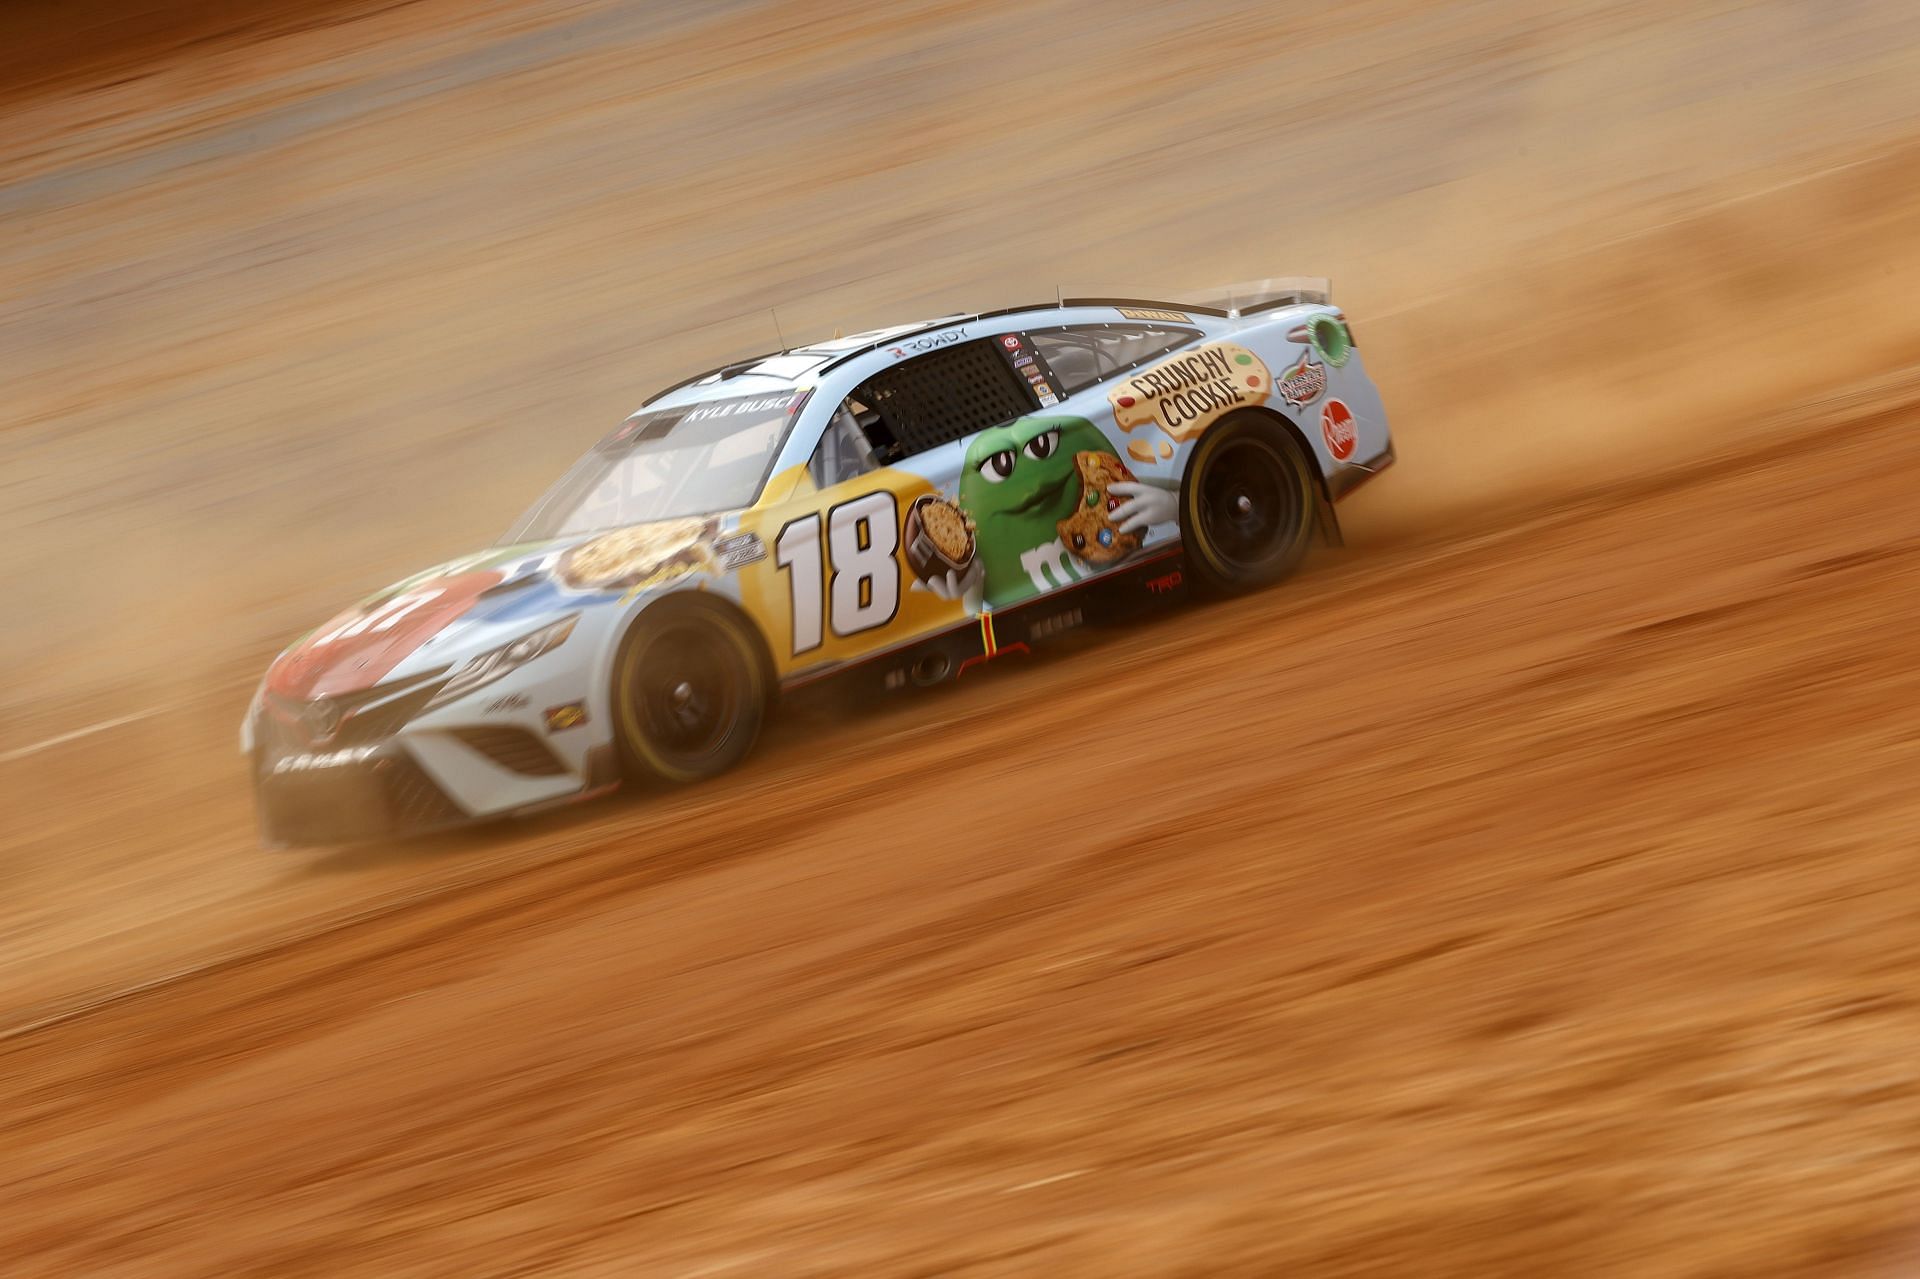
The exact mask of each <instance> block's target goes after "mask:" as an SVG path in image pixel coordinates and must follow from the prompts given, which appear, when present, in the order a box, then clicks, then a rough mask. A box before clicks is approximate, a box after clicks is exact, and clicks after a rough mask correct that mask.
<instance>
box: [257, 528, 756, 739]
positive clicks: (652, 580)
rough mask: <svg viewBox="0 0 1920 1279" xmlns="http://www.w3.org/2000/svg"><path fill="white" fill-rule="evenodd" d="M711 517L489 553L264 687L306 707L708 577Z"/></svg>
mask: <svg viewBox="0 0 1920 1279" xmlns="http://www.w3.org/2000/svg"><path fill="white" fill-rule="evenodd" d="M720 527H721V520H720V519H719V518H717V517H716V518H697V519H683V520H663V521H659V522H657V523H653V524H641V525H632V526H629V527H625V528H618V529H610V530H606V531H603V532H597V533H592V534H582V535H579V536H575V537H567V538H559V539H555V540H553V541H548V542H530V543H523V544H521V545H517V546H505V547H495V548H494V549H492V550H489V551H482V552H480V553H479V554H477V555H468V556H465V557H463V558H461V559H456V560H449V561H448V562H447V563H445V564H439V565H436V566H434V567H433V568H430V569H428V570H426V571H425V572H424V573H416V574H415V575H414V576H412V577H409V578H407V579H405V580H404V581H400V582H396V583H394V584H393V585H392V586H389V587H388V588H386V589H385V590H383V591H377V592H375V593H374V594H373V595H370V596H368V597H367V598H366V599H364V600H362V601H360V602H359V603H358V604H355V605H354V606H353V607H352V608H349V609H347V610H345V611H344V612H342V613H340V614H338V615H337V616H335V617H333V618H330V619H329V620H328V621H327V622H326V623H325V624H324V625H322V626H319V627H317V628H316V629H314V630H313V631H312V632H310V633H309V634H307V635H306V636H305V637H303V638H302V639H300V640H299V641H298V642H297V643H295V644H294V645H293V646H292V647H290V648H288V649H287V650H286V651H285V652H284V653H282V654H280V656H279V657H278V658H276V659H275V660H274V663H273V665H272V666H271V667H269V668H268V670H267V676H266V680H265V689H266V691H268V692H270V693H274V694H276V695H278V696H280V697H283V698H289V699H292V700H295V701H311V700H313V699H315V698H321V697H339V696H342V695H344V694H348V693H358V692H361V691H364V690H366V689H369V688H372V687H373V686H374V685H376V684H379V683H382V682H383V681H385V680H388V679H393V678H398V677H402V676H407V675H417V674H423V673H425V672H426V671H428V670H431V669H437V668H440V667H444V666H447V665H450V664H452V663H453V662H455V661H457V660H460V659H462V658H465V657H468V656H470V655H472V654H473V653H476V652H479V651H481V650H483V649H486V648H489V647H492V646H493V645H496V644H504V643H507V642H509V641H511V640H513V639H515V638H517V637H518V636H519V635H521V634H524V633H525V632H526V631H528V630H531V629H533V628H535V627H537V626H539V625H540V624H541V622H542V620H543V619H545V618H551V617H557V616H560V615H561V614H563V613H565V612H567V611H570V610H575V609H579V608H582V607H590V606H593V605H595V604H609V603H613V602H615V601H622V600H631V599H633V598H634V597H635V596H637V595H640V594H641V593H643V592H647V591H653V590H657V589H661V588H664V587H666V586H668V585H670V584H671V583H673V582H675V581H676V580H678V579H679V578H682V577H685V576H687V575H688V574H696V573H711V572H715V571H716V570H717V561H716V558H715V554H714V549H713V543H714V539H715V538H716V536H717V535H718V533H719V531H720Z"/></svg>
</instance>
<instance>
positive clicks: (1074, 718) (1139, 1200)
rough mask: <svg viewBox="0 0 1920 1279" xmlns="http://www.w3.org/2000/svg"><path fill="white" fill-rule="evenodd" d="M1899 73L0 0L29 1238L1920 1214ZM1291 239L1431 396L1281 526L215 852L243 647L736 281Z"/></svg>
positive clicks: (879, 1232)
mask: <svg viewBox="0 0 1920 1279" xmlns="http://www.w3.org/2000/svg"><path fill="white" fill-rule="evenodd" d="M1917 85H1920V11H1916V9H1915V7H1914V5H1913V4H1912V3H1911V2H1910V0H1836V2H1833V3H1811V2H1809V0H1697V2H1694V3H1671V2H1662V3H1653V2H1650V0H1649V2H1642V0H1614V2H1611V3H1600V2H1598V0H1592V2H1582V0H1551V2H1545V3H1543V2H1541V0H1468V2H1463V3H1449V4H1440V3H1433V2H1432V0H1351V2H1349V3H1345V4H1341V5H1337V6H1333V5H1319V6H1309V5H1295V4H1256V3H1191V4H1181V5H1164V4H1154V3H1144V2H1140V3H1136V2H1135V0H1102V2H1101V3H1099V4H1097V5H1096V4H1092V3H1073V2H1071V0H1023V2H1022V3H1018V4H1014V3H1002V2H1000V0H964V2H959V0H944V2H943V0H924V2H918V3H915V2H908V3H898V4H884V5H867V4H841V3H837V2H835V0H809V2H807V3H781V2H779V0H710V2H703V3H694V2H692V0H677V2H675V0H662V2H659V3H647V4H641V3H613V2H611V0H585V2H563V0H459V2H456V0H410V2H402V3H394V2H391V0H385V2H375V0H335V2H333V3H317V2H316V3H307V4H285V3H275V2H273V0H260V2H259V3H243V2H242V0H221V2H219V3H205V4H189V3H182V4H178V5H173V6H167V7H164V8H162V7H155V6H150V5H147V4H142V3H139V0H68V2H66V3H54V2H53V0H13V2H11V3H8V4H6V5H4V6H0V372H3V373H4V377H0V385H3V386H4V389H5V397H4V402H3V403H0V430H4V432H5V434H4V436H3V437H0V457H3V458H4V470H3V471H0V581H3V582H4V588H3V589H0V599H4V609H5V611H4V614H0V617H4V623H3V624H0V670H4V672H5V676H4V678H0V793H3V794H4V803H0V887H3V888H4V891H3V892H0V999H3V1000H4V1009H5V1018H4V1020H3V1021H0V1036H3V1037H0V1057H4V1058H5V1060H4V1064H3V1065H0V1078H4V1079H6V1080H7V1081H8V1082H7V1084H6V1085H5V1090H6V1091H5V1103H6V1104H5V1107H4V1109H0V1143H4V1145H5V1148H7V1149H8V1150H9V1151H10V1152H11V1153H10V1154H9V1157H8V1158H7V1159H6V1160H5V1161H0V1205H5V1206H7V1208H8V1211H6V1212H5V1213H0V1258H4V1259H5V1260H6V1262H7V1264H6V1265H5V1266H4V1267H0V1268H4V1269H5V1270H6V1271H7V1273H10V1274H15V1273H17V1274H26V1273H46V1274H75V1273H84V1272H91V1271H96V1270H97V1271H103V1272H104V1271H109V1270H117V1272H120V1273H130V1274H159V1273H172V1272H176V1271H177V1272H182V1273H205V1272H209V1271H216V1270H224V1271H231V1272H236V1273H272V1274H277V1275H287V1274H298V1273H309V1272H311V1273H316V1274H322V1273H324V1274H339V1273H343V1272H346V1271H348V1270H354V1269H364V1270H366V1271H367V1272H370V1273H381V1274H397V1273H403V1272H412V1271H415V1270H418V1271H421V1272H444V1273H461V1274H476V1273H491V1272H493V1271H495V1270H496V1269H498V1270H505V1269H507V1268H509V1267H510V1266H512V1265H523V1266H526V1267H529V1268H530V1269H531V1271H532V1272H537V1273H635V1272H638V1271H642V1270H648V1269H660V1270H664V1271H668V1272H677V1273H694V1272H699V1273H714V1274H718V1273H741V1274H771V1273H780V1274H799V1273H813V1272H822V1273H827V1272H844V1273H875V1272H895V1271H900V1272H916V1273H933V1272H938V1273H948V1272H953V1271H957V1270H960V1269H962V1268H964V1267H966V1266H969V1265H972V1266H976V1267H978V1268H980V1269H982V1270H985V1271H1002V1272H1019V1271H1035V1270H1049V1269H1052V1270H1059V1269H1063V1268H1064V1269H1078V1270H1082V1271H1089V1272H1102V1273H1113V1272H1115V1271H1116V1270H1148V1271H1155V1272H1162V1271H1165V1272H1178V1271H1185V1272H1191V1273H1209V1274H1211V1273H1226V1272H1231V1271H1244V1272H1248V1273H1279V1272H1305V1271H1328V1272H1337V1271H1349V1272H1354V1273H1378V1272H1380V1271H1382V1270H1392V1269H1399V1270H1401V1271H1402V1272H1410V1273H1411V1272H1418V1273H1439V1272H1441V1271H1447V1270H1460V1271H1462V1272H1467V1273H1488V1272H1490V1271H1499V1270H1508V1269H1514V1270H1530V1271H1532V1272H1536V1273H1538V1272H1542V1271H1545V1272H1551V1273H1566V1274H1573V1273H1584V1272H1595V1273H1634V1274H1651V1273H1707V1272H1720V1273H1739V1274H1758V1273H1769V1272H1774V1271H1779V1272H1799V1271H1832V1272H1839V1273H1872V1274H1882V1273H1884V1274H1889V1275H1891V1274H1896V1273H1908V1272H1910V1270H1911V1267H1912V1266H1913V1265H1914V1264H1916V1262H1915V1260H1914V1259H1915V1257H1916V1255H1920V1234H1916V1233H1914V1232H1915V1230H1916V1229H1920V1198H1917V1197H1916V1193H1915V1189H1914V1187H1915V1185H1916V1184H1917V1183H1916V1178H1915V1173H1916V1171H1920V1081H1917V1080H1916V1077H1915V1073H1914V1071H1915V1068H1914V1065H1913V1063H1914V1061H1915V1060H1916V1054H1915V1050H1916V1049H1920V1017H1917V1016H1916V1012H1915V1003H1914V999H1913V995H1912V991H1913V989H1914V986H1913V978H1914V975H1915V960H1916V943H1917V939H1920V933H1917V932H1916V931H1915V925H1916V924H1920V889H1917V888H1916V887H1915V884H1916V882H1917V881H1916V877H1915V873H1914V872H1915V871H1916V870H1920V866H1916V862H1917V861H1920V856H1916V852H1917V851H1920V850H1917V848H1916V844H1917V843H1920V841H1917V840H1916V834H1915V832H1916V830H1920V799H1917V798H1916V795H1915V792H1914V789H1913V786H1912V778H1913V777H1915V776H1917V775H1920V767H1917V766H1920V736H1917V735H1916V733H1915V731H1914V729H1913V727H1912V724H1913V720H1912V714H1911V709H1912V707H1913V705H1914V701H1915V694H1916V693H1920V679H1917V678H1916V673H1915V670H1914V665H1913V662H1912V653H1913V651H1914V646H1913V644H1912V642H1911V637H1910V635H1909V633H1908V630H1909V628H1908V622H1907V621H1906V620H1903V619H1911V617H1912V616H1913V614H1914V609H1915V605H1916V601H1920V590H1917V589H1916V585H1915V580H1914V576H1913V569H1914V564H1915V559H1914V556H1915V553H1916V551H1917V550H1920V542H1916V539H1915V532H1914V529H1915V524H1914V509H1915V507H1914V504H1913V500H1912V498H1911V484H1910V482H1909V480H1910V477H1911V476H1912V475H1913V474H1914V473H1915V470H1914V468H1915V464H1916V462H1920V445H1916V444H1915V443H1914V440H1915V431H1914V429H1913V428H1914V426H1915V425H1916V409H1915V402H1916V400H1917V399H1920V370H1917V369H1916V364H1915V361H1916V358H1917V357H1920V309H1916V308H1915V307H1914V306H1913V303H1912V299H1913V297H1914V295H1915V290H1916V286H1920V243H1916V240H1915V237H1914V235H1913V231H1912V228H1913V227H1914V226H1915V225H1916V221H1915V218H1916V215H1920V89H1917V88H1916V86H1917ZM1290 273H1300V274H1324V275H1328V276H1331V277H1332V279H1333V280H1334V285H1335V296H1336V300H1337V301H1339V302H1341V303H1342V304H1343V305H1344V306H1345V307H1346V309H1347V311H1348V313H1349V314H1350V315H1351V316H1353V317H1354V319H1355V322H1356V331H1357V334H1358V337H1359V340H1360V342H1361V343H1362V345H1363V347H1364V348H1365V350H1366V353H1367V358H1368V362H1369V366H1370V368H1371V370H1372V372H1373V373H1374V376H1375V377H1376V378H1377V380H1378V381H1379V382H1380V384H1381V386H1382V389H1383V392H1384V393H1385V395H1386V397H1387V403H1388V406H1389V410H1390V412H1391V413H1392V415H1393V425H1394V428H1395V432H1396V435H1397V439H1398V444H1399V447H1400V456H1401V464H1400V466H1399V467H1398V468H1397V469H1396V470H1395V471H1393V472H1392V473H1391V475H1390V478H1387V479H1383V480H1382V481H1380V482H1379V483H1377V484H1374V485H1372V486H1370V487H1369V488H1368V489H1367V490H1365V492H1364V493H1363V494H1361V495H1360V496H1359V497H1357V498H1356V499H1355V501H1354V502H1353V503H1352V504H1351V505H1350V506H1348V507H1347V508H1345V510H1344V512H1343V515H1344V518H1345V520H1346V523H1347V529H1348V533H1349V538H1350V543H1351V544H1350V546H1349V548H1348V549H1347V550H1346V551H1344V552H1340V553H1330V554H1328V555H1326V556H1324V557H1322V558H1321V559H1320V560H1319V561H1318V562H1316V563H1315V564H1314V565H1313V566H1312V568H1311V570H1310V571H1309V572H1308V574H1307V575H1306V576H1305V577H1304V578H1303V579H1302V580H1301V581H1299V582H1298V583H1296V584H1294V585H1292V586H1291V587H1289V588H1288V589H1284V590H1281V591H1278V592H1274V593H1271V594H1270V595H1266V596H1262V597H1260V598H1259V599H1257V600H1253V601H1247V602H1243V603H1240V604H1237V605H1233V606H1227V607H1219V606H1215V607H1206V608H1199V609H1195V610H1192V611H1190V612H1188V613H1183V614H1179V615H1175V616H1172V617H1168V618H1165V619H1162V620H1160V621H1157V622H1154V623H1150V624H1147V625H1145V626H1142V627H1139V628H1130V629H1129V630H1127V631H1126V632H1124V633H1121V634H1118V635H1107V636H1099V637H1094V638H1092V639H1091V640H1089V641H1086V645H1087V647H1086V648H1085V650H1084V651H1081V652H1077V653H1074V654H1072V656H1071V660H1060V659H1039V660H1036V661H1034V662H1033V663H1031V664H1029V665H1027V666H1026V667H1024V668H1022V669H1019V670H1016V671H1012V672H1008V673H1005V674H999V673H996V674H995V676H994V677H993V678H991V679H988V680H983V681H982V682H981V683H980V685H978V686H963V687H961V688H958V689H956V690H954V691H953V692H952V694H951V695H949V696H946V697H941V698H931V699H924V700H922V701H920V702H919V703H917V704H916V703H907V704H902V705H901V706H898V707H890V708H882V709H879V710H875V711H871V712H867V713H864V714H861V715H856V716H852V717H849V718H847V719H844V720H832V719H827V720H814V721H810V722H807V723H804V724H801V725H798V726H795V725H788V726H786V727H785V728H783V729H782V730H781V731H779V732H776V733H775V734H774V736H773V739H772V740H771V741H770V742H769V743H768V746H767V749H766V751H764V752H763V754H762V756H761V757H760V758H759V759H757V760H756V761H755V762H753V763H751V764H750V765H749V767H748V768H747V769H746V770H745V771H744V772H743V773H742V774H741V775H740V776H738V777H737V778H730V779H727V780H725V781H723V782H721V783H718V784H716V785H714V786H712V787H707V788H702V789H700V790H696V791H694V792H690V793H684V794H678V795H672V796H664V797H641V798H637V799H636V798H623V799H621V800H619V801H616V802H614V803H611V804H606V805H600V806H597V807H595V808H594V809H592V810H589V811H588V812H587V813H585V814H584V815H581V816H574V817H566V818H560V819H555V820H552V821H546V822H542V823H539V824H532V825H529V824H524V823H522V824H518V825H515V826H512V827H509V828H507V829H506V830H505V831H494V832H489V833H486V834H483V835H480V836H475V837H462V838H459V839H451V840H440V841H431V842H427V843H418V844H414V845H409V846H398V847H391V848H378V849H360V850H349V851H345V852H340V853H335V854H318V855H314V856H312V857H301V858H287V857H269V856H267V855H264V854H262V853H260V852H258V851H257V850H256V848H255V847H254V839H253V831H252V824H251V814H250V811H249V807H248V803H249V801H248V795H247V791H246V785H245V779H244V775H243V769H242V767H241V764H240V761H239V760H238V758H237V756H236V754H235V747H234V735H235V729H236V726H237V723H238V720H239V717H240V714H241V711H242V708H243V707H244V704H245V701H246V698H247V695H248V693H249V691H250V689H251V686H252V682H253V680H254V679H255V678H257V676H258V673H259V671H260V669H261V668H262V666H263V664H264V662H265V661H266V659H267V658H268V657H269V656H270V655H271V654H272V653H273V652H274V651H275V650H277V649H278V648H279V647H280V646H281V645H282V644H284V643H285V642H286V641H287V640H289V639H290V638H292V637H293V636H294V635H295V634H297V633H298V632H300V631H301V630H303V629H304V628H305V627H307V626H309V625H311V624H312V623H313V622H314V621H315V620H317V619H319V618H321V617H323V616H325V615H327V614H328V613H330V612H331V611H333V610H334V609H335V608H336V607H337V606H338V605H339V604H340V603H341V602H342V601H343V600H347V599H351V598H355V597H357V596H359V595H361V594H364V593H365V592H367V591H369V590H371V589H373V588H375V587H378V586H379V585H381V584H383V583H386V582H389V581H392V580H394V579H395V578H397V577H399V576H401V575H403V574H405V573H408V572H410V571H412V570H414V569H417V568H420V567H423V566H425V565H427V564H430V563H433V562H436V561H438V560H441V559H444V558H447V557H449V556H451V555H454V554H457V553H460V552H462V551H465V550H468V549H471V548H473V547H475V546H477V545H480V544H484V543H486V542H489V541H491V540H492V539H493V538H494V537H496V536H497V535H498V533H499V532H500V531H501V530H502V529H503V528H504V527H505V526H506V524H507V523H508V522H509V521H510V520H511V518H512V517H513V515H514V514H515V513H516V512H517V511H518V509H519V507H520V506H521V505H522V504H523V503H524V502H525V501H527V500H528V499H529V498H530V497H531V496H532V495H534V494H535V493H537V492H538V491H539V489H540V488H541V487H542V486H543V485H544V484H545V483H546V481H547V480H548V479H549V477H551V476H552V475H554V474H555V473H557V472H558V471H559V469H560V468H562V467H563V466H564V465H565V464H566V463H567V462H568V461H569V460H570V459H571V458H572V457H573V456H575V455H576V454H577V453H579V452H580V451H581V450H582V449H583V448H584V447H585V446H586V445H587V444H589V443H590V442H591V441H592V440H594V439H595V438H597V437H598V436H599V435H600V434H601V433H603V432H604V431H605V430H606V429H607V428H608V427H609V426H610V425H611V424H613V423H615V422H617V421H618V420H619V419H620V417H621V416H622V415H624V414H625V413H627V412H628V411H630V410H631V409H632V408H633V407H634V406H635V405H637V404H638V403H639V402H640V400H641V399H642V398H644V397H645V396H646V395H647V394H649V393H650V392H651V391H652V390H654V389H655V388H657V387H658V386H660V385H663V384H665V383H667V382H670V381H673V380H676V379H677V378H679V377H681V376H684V375H685V374H686V373H689V372H691V371H693V370H695V369H696V368H702V367H709V366H711V365H713V364H715V363H718V362H719V361H721V360H723V359H725V358H727V357H729V356H733V355H737V354H741V353H745V352H748V351H752V350H763V349H766V348H768V347H771V346H773V345H775V344H776V340H775V338H774V331H773V327H772V323H771V321H770V319H769V317H768V315H767V310H768V308H771V307H777V308H778V312H779V324H780V326H781V328H782V330H783V331H784V332H785V334H786V337H787V338H788V339H790V340H793V341H804V340H806V339H809V338H819V337H824V336H826V335H828V334H829V333H831V332H832V331H833V330H835V329H840V330H842V331H848V332H851V331H854V330H856V329H860V328H864V327H869V326H871V325H874V324H878V323H885V322H896V321H900V320H904V319H911V318H917V317H920V316H924V315H931V314H939V313H945V312H951V311H957V310H969V309H975V308H986V307H993V306H1001V305H1009V304H1013V303H1019V302H1028V301H1039V300H1044V299H1048V298H1050V297H1052V296H1053V293H1054V289H1055V287H1056V286H1057V285H1064V286H1067V287H1068V288H1070V289H1086V288H1100V289H1118V288H1125V289H1127V290H1129V291H1138V292H1142V293H1146V294H1149V295H1150V294H1151V293H1152V292H1153V291H1156V290H1172V289H1184V288H1192V287H1198V286H1205V285H1211V284H1217V283H1223V282H1226V281H1231V280H1237V279H1244V278H1249V277H1259V276H1267V275H1274V274H1290ZM1094 671H1097V672H1098V678H1097V679H1094V678H1091V677H1090V672H1094ZM1142 742H1145V743H1151V745H1149V746H1147V747H1145V748H1144V749H1143V748H1142V746H1141V745H1140V743H1142ZM1102 744H1110V746H1111V750H1112V752H1113V756H1114V757H1113V759H1112V760H1110V761H1109V762H1106V763H1101V764H1099V765H1098V766H1097V767H1095V769H1094V772H1093V773H1089V772H1087V771H1086V770H1087V768H1088V767H1089V766H1088V765H1085V764H1082V763H1073V762H1063V761H1074V760H1080V759H1083V758H1085V757H1088V756H1091V757H1093V758H1096V759H1102V758H1105V756H1104V755H1103V753H1102V750H1101V749H1100V747H1101V745H1102ZM1107 770H1112V771H1111V772H1109V771H1107ZM1116 776H1123V777H1124V780H1125V781H1126V791H1127V794H1128V795H1129V798H1128V800H1127V801H1126V803H1125V806H1124V808H1123V809H1121V810H1120V811H1115V810H1114V809H1113V807H1112V804H1113V800H1112V799H1111V798H1110V796H1111V795H1112V793H1113V790H1112V786H1113V782H1112V780H1111V779H1112V778H1113V777H1116ZM1103 796H1105V798H1103ZM982 814H990V817H991V820H990V822H989V821H988V820H986V819H985V818H983V817H982V816H981V815H982ZM210 964H211V965H212V966H209V965H210ZM1903 1266H1904V1267H1906V1269H1904V1270H1903V1269H1902V1267H1903Z"/></svg>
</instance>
